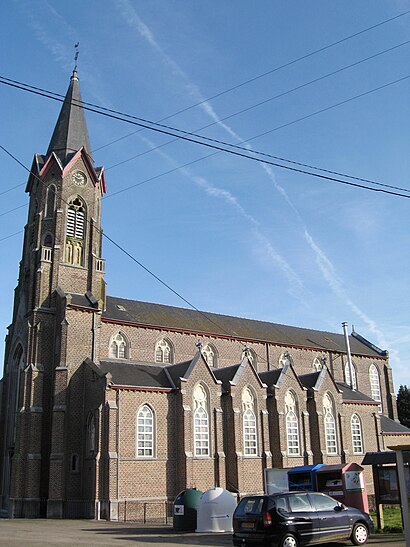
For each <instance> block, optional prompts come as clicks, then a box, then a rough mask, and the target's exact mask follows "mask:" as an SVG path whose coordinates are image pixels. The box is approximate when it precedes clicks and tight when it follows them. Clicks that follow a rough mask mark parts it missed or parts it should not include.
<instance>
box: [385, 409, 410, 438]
mask: <svg viewBox="0 0 410 547" xmlns="http://www.w3.org/2000/svg"><path fill="white" fill-rule="evenodd" d="M380 425H381V428H382V431H383V433H390V434H395V433H396V434H397V435H403V434H407V435H410V429H409V428H408V427H406V426H405V425H402V424H401V423H399V422H395V421H394V420H392V419H391V418H388V417H387V416H383V414H381V415H380Z"/></svg>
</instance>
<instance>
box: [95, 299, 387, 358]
mask: <svg viewBox="0 0 410 547" xmlns="http://www.w3.org/2000/svg"><path fill="white" fill-rule="evenodd" d="M208 318H209V319H208ZM103 319H106V320H111V321H115V322H119V323H133V324H139V325H146V326H151V327H158V328H161V329H164V330H167V329H171V330H173V329H174V330H179V331H190V332H195V333H203V334H209V335H212V334H214V335H220V336H229V337H233V338H241V339H243V340H248V341H252V340H255V341H267V342H271V343H276V344H280V345H282V346H286V347H292V346H294V347H307V348H311V349H317V350H328V351H334V352H338V353H346V346H345V341H344V335H343V334H335V333H330V332H325V331H319V330H313V329H305V328H301V327H291V326H287V325H280V324H278V323H268V322H266V321H258V320H255V319H245V318H241V317H232V316H229V315H221V314H217V313H210V312H198V311H196V310H190V309H185V308H178V307H175V306H166V305H163V304H152V303H149V302H141V301H138V300H127V299H125V298H116V297H112V296H108V297H107V302H106V309H105V311H104V312H103ZM363 340H364V339H363V338H360V339H358V338H356V337H355V335H354V333H353V334H352V335H350V336H349V341H350V348H351V352H352V353H353V354H356V355H366V356H371V357H376V356H378V357H380V356H384V355H385V352H383V351H382V350H379V349H378V348H376V347H375V346H373V345H372V344H370V343H365V342H364V341H363Z"/></svg>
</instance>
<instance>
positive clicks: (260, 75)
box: [94, 10, 410, 152]
mask: <svg viewBox="0 0 410 547" xmlns="http://www.w3.org/2000/svg"><path fill="white" fill-rule="evenodd" d="M409 13H410V10H408V11H405V12H403V13H400V14H398V15H396V16H394V17H391V18H390V19H385V20H384V21H381V22H380V23H376V24H375V25H372V26H370V27H367V28H365V29H362V30H360V31H358V32H355V33H354V34H350V35H348V36H345V37H344V38H341V39H340V40H337V41H336V42H332V43H330V44H327V45H326V46H323V47H321V48H319V49H316V50H314V51H312V52H310V53H306V54H305V55H302V56H300V57H297V58H295V59H292V60H291V61H288V62H286V63H284V64H282V65H279V66H277V67H274V68H272V69H270V70H268V71H266V72H263V73H262V74H259V75H257V76H254V77H253V78H250V79H248V80H246V81H244V82H241V83H239V84H237V85H234V86H232V87H230V88H228V89H225V90H223V91H220V92H219V93H216V94H215V95H211V96H210V97H208V98H206V99H203V100H201V101H199V102H197V103H195V104H192V105H190V106H187V107H186V108H182V109H181V110H178V111H177V112H174V113H173V114H170V115H169V116H166V117H165V118H161V119H160V120H159V122H163V121H166V120H169V119H171V118H173V117H175V116H178V115H179V114H182V113H184V112H187V111H188V110H191V109H192V108H196V107H197V106H200V105H201V104H204V103H206V102H209V101H212V100H213V99H216V98H217V97H221V96H222V95H225V94H227V93H230V92H231V91H235V90H236V89H239V88H240V87H243V86H245V85H247V84H249V83H252V82H255V81H256V80H259V79H261V78H264V77H265V76H268V75H269V74H273V73H274V72H277V71H279V70H282V69H283V68H287V67H288V66H291V65H294V64H296V63H298V62H300V61H303V60H304V59H308V58H309V57H312V56H314V55H316V54H318V53H321V52H322V51H326V50H327V49H330V48H332V47H334V46H337V45H339V44H342V43H343V42H346V41H348V40H351V39H352V38H355V37H357V36H360V35H361V34H365V33H366V32H369V31H371V30H374V29H375V28H378V27H381V26H382V25H385V24H387V23H390V22H392V21H394V20H396V19H399V18H400V17H404V16H405V15H408V14H409ZM135 133H136V132H135V131H134V132H132V133H129V134H128V135H124V136H123V137H120V138H118V139H116V140H114V141H112V142H110V143H108V144H104V145H103V146H100V147H99V148H96V149H95V150H94V152H96V151H97V150H102V149H103V148H106V147H107V146H110V145H111V144H114V143H116V142H119V141H121V140H123V139H125V138H127V137H130V136H131V135H135Z"/></svg>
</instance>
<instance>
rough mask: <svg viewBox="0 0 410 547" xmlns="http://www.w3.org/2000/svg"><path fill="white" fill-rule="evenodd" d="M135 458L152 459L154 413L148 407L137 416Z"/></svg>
mask: <svg viewBox="0 0 410 547" xmlns="http://www.w3.org/2000/svg"><path fill="white" fill-rule="evenodd" d="M137 457H138V458H153V457H154V413H153V411H152V410H151V408H150V407H149V406H148V405H143V406H142V407H141V408H140V409H139V411H138V414H137Z"/></svg>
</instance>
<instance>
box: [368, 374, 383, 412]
mask: <svg viewBox="0 0 410 547" xmlns="http://www.w3.org/2000/svg"><path fill="white" fill-rule="evenodd" d="M369 380H370V389H371V394H372V399H374V400H375V401H377V402H378V403H381V400H382V397H381V391H380V377H379V371H378V370H377V368H376V366H375V365H373V364H372V365H370V368H369ZM381 412H382V405H381V404H379V413H381Z"/></svg>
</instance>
